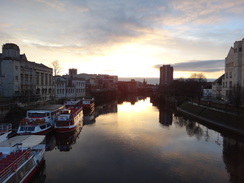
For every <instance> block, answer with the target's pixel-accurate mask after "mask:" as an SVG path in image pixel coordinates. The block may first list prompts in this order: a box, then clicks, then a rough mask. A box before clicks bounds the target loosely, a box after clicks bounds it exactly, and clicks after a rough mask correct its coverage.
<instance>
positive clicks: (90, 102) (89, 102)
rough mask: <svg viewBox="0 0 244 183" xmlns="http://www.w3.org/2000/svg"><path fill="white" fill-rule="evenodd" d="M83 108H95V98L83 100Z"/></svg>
mask: <svg viewBox="0 0 244 183" xmlns="http://www.w3.org/2000/svg"><path fill="white" fill-rule="evenodd" d="M82 107H83V109H84V110H87V109H92V108H94V107H95V100H94V98H92V99H85V98H83V99H82Z"/></svg>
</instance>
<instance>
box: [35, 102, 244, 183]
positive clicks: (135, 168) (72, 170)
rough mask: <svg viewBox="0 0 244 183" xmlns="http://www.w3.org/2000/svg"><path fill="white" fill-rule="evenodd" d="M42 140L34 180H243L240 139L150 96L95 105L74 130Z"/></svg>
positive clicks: (186, 182) (201, 182) (188, 182)
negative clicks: (43, 146)
mask: <svg viewBox="0 0 244 183" xmlns="http://www.w3.org/2000/svg"><path fill="white" fill-rule="evenodd" d="M47 139H48V140H47V150H46V153H45V165H44V167H43V169H42V172H40V174H39V176H38V177H37V180H36V182H45V183H67V182H72V183H73V182H85V183H93V182H98V183H103V182H104V183H110V182H111V183H144V182H145V183H149V182H153V183H157V182H165V183H216V182H221V183H229V182H231V183H241V182H244V158H243V152H244V145H243V142H242V141H241V139H242V138H237V137H230V136H228V135H226V134H225V135H224V134H223V133H220V132H218V129H215V130H213V129H210V128H208V127H206V126H204V125H202V124H200V123H198V122H197V121H195V120H190V119H188V118H186V117H184V116H182V115H180V114H178V113H177V112H175V111H174V110H171V109H170V108H169V107H168V106H163V107H162V106H161V107H156V106H153V104H152V103H151V102H150V98H142V99H138V98H137V99H134V100H132V101H124V102H120V103H119V104H118V103H117V102H112V103H109V104H104V105H101V106H97V107H96V109H95V112H94V113H93V114H92V115H91V116H90V118H87V119H86V121H84V124H83V125H81V126H80V128H79V129H78V130H77V131H76V132H75V133H73V134H66V135H65V134H64V135H57V134H51V135H49V136H48V138H47Z"/></svg>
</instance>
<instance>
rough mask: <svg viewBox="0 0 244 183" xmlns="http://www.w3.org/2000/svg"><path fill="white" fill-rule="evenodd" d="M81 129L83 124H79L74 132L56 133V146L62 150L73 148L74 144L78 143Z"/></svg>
mask: <svg viewBox="0 0 244 183" xmlns="http://www.w3.org/2000/svg"><path fill="white" fill-rule="evenodd" d="M81 129H82V125H81V124H79V126H78V127H77V128H76V129H75V131H73V132H69V133H64V134H61V133H59V134H55V137H56V147H57V148H58V149H59V150H60V151H70V150H71V149H72V145H74V144H75V143H76V140H77V138H78V137H79V135H80V132H81Z"/></svg>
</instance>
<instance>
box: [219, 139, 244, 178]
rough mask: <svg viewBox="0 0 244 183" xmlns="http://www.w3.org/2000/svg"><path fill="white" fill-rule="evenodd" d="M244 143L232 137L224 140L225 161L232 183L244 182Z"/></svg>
mask: <svg viewBox="0 0 244 183" xmlns="http://www.w3.org/2000/svg"><path fill="white" fill-rule="evenodd" d="M243 154H244V143H243V142H240V141H238V140H235V139H233V138H230V137H224V140H223V159H224V163H225V165H226V170H227V171H228V173H229V175H230V182H231V183H243V182H244V156H243Z"/></svg>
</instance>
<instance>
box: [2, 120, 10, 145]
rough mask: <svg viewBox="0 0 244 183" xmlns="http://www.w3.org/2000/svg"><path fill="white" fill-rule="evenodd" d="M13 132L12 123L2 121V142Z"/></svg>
mask: <svg viewBox="0 0 244 183" xmlns="http://www.w3.org/2000/svg"><path fill="white" fill-rule="evenodd" d="M11 132H12V124H11V123H0V142H2V141H4V140H7V139H8V135H9V134H10V133H11Z"/></svg>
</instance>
